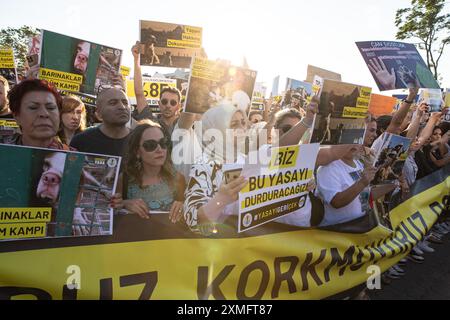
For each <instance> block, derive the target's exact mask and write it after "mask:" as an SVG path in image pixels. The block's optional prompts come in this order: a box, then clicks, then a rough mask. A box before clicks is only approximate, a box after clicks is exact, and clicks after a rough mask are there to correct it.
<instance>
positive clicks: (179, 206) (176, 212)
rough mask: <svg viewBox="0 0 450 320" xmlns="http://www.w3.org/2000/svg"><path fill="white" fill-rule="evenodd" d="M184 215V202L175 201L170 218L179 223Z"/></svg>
mask: <svg viewBox="0 0 450 320" xmlns="http://www.w3.org/2000/svg"><path fill="white" fill-rule="evenodd" d="M181 217H183V202H181V201H175V202H174V203H173V204H172V207H171V208H170V213H169V219H170V221H171V222H172V223H177V222H178V221H180V220H181Z"/></svg>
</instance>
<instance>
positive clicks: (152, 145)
mask: <svg viewBox="0 0 450 320" xmlns="http://www.w3.org/2000/svg"><path fill="white" fill-rule="evenodd" d="M158 145H159V146H160V147H161V149H164V150H166V149H167V148H168V147H169V145H170V142H169V141H168V140H167V138H162V139H161V140H159V141H156V140H146V141H144V143H143V144H142V147H143V148H144V150H145V151H146V152H153V151H155V150H156V148H158Z"/></svg>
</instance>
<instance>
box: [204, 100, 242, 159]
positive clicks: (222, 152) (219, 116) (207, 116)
mask: <svg viewBox="0 0 450 320" xmlns="http://www.w3.org/2000/svg"><path fill="white" fill-rule="evenodd" d="M236 112H241V113H242V115H243V116H244V119H247V115H246V114H245V112H243V111H242V110H240V109H238V108H236V107H235V106H233V105H232V104H230V103H224V104H220V105H218V106H216V107H213V108H211V109H209V110H208V111H206V112H205V113H204V114H203V117H202V133H203V139H202V140H203V141H202V143H203V148H204V150H203V151H204V152H205V153H206V155H207V156H208V157H209V158H210V159H211V160H217V161H220V162H222V163H224V162H225V157H226V151H227V149H228V148H233V149H228V150H234V146H233V143H234V141H233V140H232V139H231V136H230V137H228V136H227V130H228V129H230V125H231V119H232V118H233V116H234V115H235V113H236ZM213 129H214V130H213ZM228 134H229V132H228ZM229 152H230V151H229ZM233 152H234V151H233ZM238 152H239V150H238Z"/></svg>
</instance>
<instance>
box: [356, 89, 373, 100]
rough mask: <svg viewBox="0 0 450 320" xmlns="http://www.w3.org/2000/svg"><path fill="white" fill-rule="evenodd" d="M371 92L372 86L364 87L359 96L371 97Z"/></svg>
mask: <svg viewBox="0 0 450 320" xmlns="http://www.w3.org/2000/svg"><path fill="white" fill-rule="evenodd" d="M371 93H372V88H369V87H362V88H361V91H360V92H359V96H360V97H362V98H368V99H370V94H371Z"/></svg>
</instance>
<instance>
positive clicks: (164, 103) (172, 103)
mask: <svg viewBox="0 0 450 320" xmlns="http://www.w3.org/2000/svg"><path fill="white" fill-rule="evenodd" d="M169 102H170V105H171V106H172V107H175V106H176V105H177V104H178V101H177V100H170V101H169V100H167V99H162V100H161V104H162V105H163V106H167V104H168V103H169Z"/></svg>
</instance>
